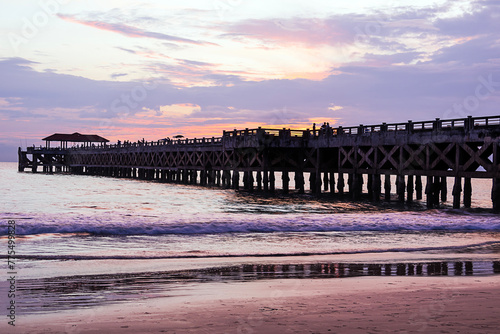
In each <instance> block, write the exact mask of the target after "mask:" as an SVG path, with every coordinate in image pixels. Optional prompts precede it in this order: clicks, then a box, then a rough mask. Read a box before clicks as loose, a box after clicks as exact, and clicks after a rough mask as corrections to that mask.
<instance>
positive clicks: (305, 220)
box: [0, 163, 500, 316]
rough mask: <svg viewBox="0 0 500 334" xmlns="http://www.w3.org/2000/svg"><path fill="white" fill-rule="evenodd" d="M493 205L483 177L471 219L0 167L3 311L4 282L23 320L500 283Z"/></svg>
mask: <svg viewBox="0 0 500 334" xmlns="http://www.w3.org/2000/svg"><path fill="white" fill-rule="evenodd" d="M276 179H277V180H279V177H277V178H276ZM394 182H395V180H394ZM451 183H452V182H451V180H450V181H449V182H448V186H449V187H451ZM278 187H279V185H278ZM365 187H366V185H365ZM393 189H395V187H394V186H393ZM365 191H366V189H365ZM448 194H451V188H450V189H449V191H448ZM490 194H491V180H473V196H472V200H473V201H472V209H468V210H465V209H458V210H457V209H453V208H452V207H451V198H448V201H447V202H444V203H442V205H441V207H440V208H438V209H432V210H428V209H426V207H425V205H424V204H425V203H424V202H421V201H416V202H415V203H413V204H411V205H409V204H399V203H397V202H396V201H393V202H391V203H386V202H384V201H382V202H380V203H379V204H374V203H371V202H369V201H367V200H363V199H362V200H361V201H358V202H352V201H349V200H347V199H341V198H337V197H335V196H331V195H330V194H326V193H325V194H322V195H320V196H312V195H308V194H304V195H299V194H291V195H283V194H281V193H280V192H277V193H275V194H258V193H255V192H254V193H248V192H244V191H236V190H231V189H221V188H207V187H202V186H196V185H181V184H168V183H159V182H152V181H142V180H135V179H123V178H111V177H96V176H86V175H70V174H57V173H55V174H44V173H36V174H35V173H31V172H18V171H17V163H0V226H1V229H0V261H2V262H3V263H2V271H3V272H2V277H7V279H2V283H1V284H0V289H1V290H2V291H0V293H1V294H2V298H0V300H1V302H0V303H1V304H2V305H0V306H1V307H2V309H3V310H4V312H5V309H6V306H8V305H9V304H8V303H9V298H7V297H6V296H7V295H8V292H9V291H8V290H9V288H11V287H12V285H11V283H12V282H11V281H8V279H10V278H12V277H13V278H14V279H15V282H14V285H15V291H16V293H15V297H14V298H15V302H16V307H17V309H16V312H17V313H16V314H17V315H18V316H22V315H26V314H45V313H54V312H61V311H65V310H74V309H78V308H93V307H97V306H102V305H107V304H117V303H133V302H137V301H138V300H141V299H144V298H156V297H166V296H172V295H179V294H189V293H190V287H193V286H198V287H200V286H201V287H203V285H204V284H207V283H211V284H218V283H220V284H223V283H227V282H237V283H239V284H242V288H244V284H245V283H246V282H249V281H255V280H266V279H267V280H272V279H289V278H293V279H297V278H299V279H301V278H328V279H332V280H333V279H339V278H344V279H349V278H350V277H359V276H422V277H425V276H436V275H438V276H448V277H457V276H468V275H499V274H500V215H499V214H495V213H493V211H492V209H491V207H492V204H491V199H490ZM394 196H395V195H394ZM9 226H10V227H9ZM13 241H14V242H15V243H13ZM9 251H14V252H15V254H14V253H12V252H10V253H9ZM499 278H500V276H499ZM4 297H6V298H4ZM11 299H12V298H11Z"/></svg>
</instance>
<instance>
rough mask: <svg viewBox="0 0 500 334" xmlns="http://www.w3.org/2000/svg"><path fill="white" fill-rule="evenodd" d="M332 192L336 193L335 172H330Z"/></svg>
mask: <svg viewBox="0 0 500 334" xmlns="http://www.w3.org/2000/svg"><path fill="white" fill-rule="evenodd" d="M330 192H331V193H332V194H335V173H334V172H330Z"/></svg>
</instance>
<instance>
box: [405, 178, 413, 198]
mask: <svg viewBox="0 0 500 334" xmlns="http://www.w3.org/2000/svg"><path fill="white" fill-rule="evenodd" d="M406 201H407V202H408V203H411V202H413V175H408V182H407V185H406Z"/></svg>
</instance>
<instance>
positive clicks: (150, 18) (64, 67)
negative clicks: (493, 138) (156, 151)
mask: <svg viewBox="0 0 500 334" xmlns="http://www.w3.org/2000/svg"><path fill="white" fill-rule="evenodd" d="M0 1H1V8H2V10H1V11H0V38H1V42H0V75H1V79H0V161H15V160H16V159H17V152H16V151H17V147H18V146H20V145H22V146H23V147H25V146H26V144H27V145H32V144H36V145H40V144H41V143H42V142H41V141H40V139H41V138H43V137H45V136H47V135H50V134H52V133H55V132H66V133H72V132H81V133H92V134H99V135H101V136H104V137H106V138H108V139H110V140H111V141H113V142H114V141H116V140H122V141H123V140H132V141H135V140H138V139H142V138H145V139H146V140H157V139H160V138H164V137H167V136H170V137H172V136H174V135H176V134H183V135H185V136H187V137H190V138H192V137H201V136H204V135H205V136H212V135H214V136H218V135H220V134H221V133H222V130H224V129H233V128H245V127H250V128H252V127H257V126H263V127H278V128H281V127H283V126H286V127H292V128H305V127H311V125H312V123H313V122H316V123H323V122H325V121H328V122H330V124H337V125H344V126H350V125H357V124H360V123H362V124H377V123H381V122H388V123H390V122H406V121H407V120H409V119H412V120H414V121H418V120H428V119H433V118H436V117H440V118H443V119H444V118H461V117H465V116H467V115H473V116H487V115H497V114H500V110H499V109H498V106H499V105H500V104H499V102H500V1H497V0H477V1H471V0H470V1H460V0H453V1H446V0H442V1H426V0H424V1H414V0H412V1H407V0H397V1H387V0H383V1H382V0H337V1H329V0H308V1H298V0H297V1H296V0H287V1H285V0H275V1H269V0H266V1H263V0H182V1H177V0H172V1H153V0H144V1H140V0H136V1H128V0H120V1H118V0H116V1H115V0H107V1H105V0H36V1H29V0H24V1H15V2H14V1H8V0H0ZM416 3H418V5H416Z"/></svg>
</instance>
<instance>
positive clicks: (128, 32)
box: [57, 14, 216, 45]
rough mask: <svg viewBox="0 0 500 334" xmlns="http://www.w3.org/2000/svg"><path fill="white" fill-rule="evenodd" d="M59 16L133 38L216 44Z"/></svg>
mask: <svg viewBox="0 0 500 334" xmlns="http://www.w3.org/2000/svg"><path fill="white" fill-rule="evenodd" d="M57 16H58V17H59V18H61V19H63V20H65V21H68V22H73V23H78V24H83V25H85V26H88V27H92V28H97V29H100V30H105V31H111V32H115V33H118V34H121V35H125V36H128V37H133V38H155V39H161V40H166V41H171V42H178V43H186V44H194V45H207V44H209V45H216V44H214V43H209V42H203V41H195V40H192V39H187V38H182V37H177V36H172V35H166V34H162V33H158V32H152V31H146V30H142V29H139V28H136V27H132V26H129V25H126V24H121V23H107V22H102V21H85V20H79V19H77V18H75V17H74V16H72V15H63V14H57Z"/></svg>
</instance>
